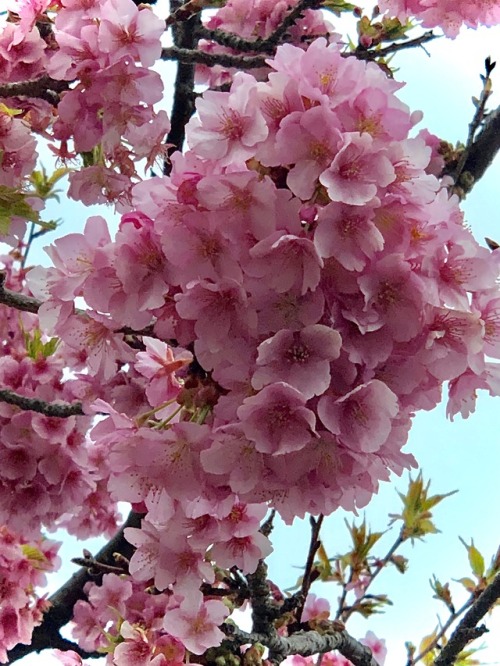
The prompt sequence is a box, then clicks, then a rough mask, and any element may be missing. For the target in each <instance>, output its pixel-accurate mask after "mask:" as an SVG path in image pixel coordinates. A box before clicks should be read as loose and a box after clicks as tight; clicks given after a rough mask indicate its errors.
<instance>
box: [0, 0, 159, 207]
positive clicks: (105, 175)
mask: <svg viewBox="0 0 500 666" xmlns="http://www.w3.org/2000/svg"><path fill="white" fill-rule="evenodd" d="M55 8H56V7H55V4H54V3H52V2H50V3H49V2H46V1H45V0H44V2H41V3H38V2H37V3H31V2H29V3H24V2H16V1H14V2H11V3H10V6H9V9H11V11H12V12H15V13H14V14H12V17H13V18H12V20H11V22H9V23H7V24H6V26H5V27H4V28H3V30H2V31H1V33H0V63H1V64H2V68H0V69H2V74H1V75H0V76H1V77H2V80H4V81H6V82H12V81H16V80H31V79H36V77H37V76H40V75H41V74H42V73H45V74H48V75H49V76H51V77H52V78H53V79H55V80H56V81H67V82H68V83H73V82H75V83H76V85H72V86H71V88H69V89H68V90H66V91H65V92H63V93H62V96H61V101H60V103H59V104H58V113H57V117H56V119H55V122H53V123H52V125H51V127H50V131H49V130H48V128H47V123H48V120H49V119H50V105H49V104H48V103H47V102H43V101H42V103H39V102H36V103H35V109H34V111H35V112H36V113H34V112H33V109H32V108H31V106H32V105H33V104H32V103H27V102H26V99H25V98H22V97H21V98H18V97H14V98H9V100H8V102H9V105H11V106H12V107H13V108H14V109H21V110H22V112H23V114H24V121H25V125H26V126H29V125H31V126H32V127H33V128H34V129H35V131H42V133H43V134H44V136H45V137H46V138H51V139H53V140H56V141H57V142H58V143H59V145H60V147H59V148H57V149H55V150H56V151H57V152H58V154H59V155H60V156H61V157H63V158H65V159H67V158H70V157H76V155H77V154H81V155H84V156H85V166H84V168H82V169H81V170H79V171H75V172H73V173H71V174H70V188H69V192H68V194H69V196H70V197H72V198H74V199H78V200H81V201H83V202H84V203H86V204H89V203H95V202H101V203H106V202H109V201H117V200H119V199H126V198H127V196H128V194H129V191H130V188H131V185H132V180H131V179H132V178H135V179H136V180H138V179H139V177H138V174H137V172H136V164H135V163H136V162H138V161H142V160H146V167H147V168H148V167H151V166H152V164H153V162H154V161H155V159H156V157H157V156H158V154H159V153H162V152H163V150H164V146H163V143H164V140H165V136H166V134H167V132H168V131H169V129H170V123H169V120H168V116H167V114H166V112H165V111H155V110H154V109H153V105H154V104H156V103H158V102H160V100H161V99H162V96H163V82H162V80H161V77H160V75H159V74H158V73H157V72H154V71H152V69H151V67H152V65H153V64H154V63H155V62H156V61H157V60H158V59H159V58H160V55H161V48H162V47H161V41H160V37H161V35H162V34H163V32H164V30H165V23H164V21H162V20H161V19H160V18H158V17H157V16H156V15H155V14H154V13H153V12H152V11H151V10H150V9H149V8H147V7H146V6H145V5H144V6H143V7H142V8H140V9H139V8H138V7H137V6H136V4H135V3H134V2H133V1H132V0H106V1H105V2H103V1H101V0H99V1H97V0H95V1H94V0H92V1H89V2H84V3H82V2H73V1H72V0H64V1H63V2H62V6H61V7H59V11H58V12H57V15H56V16H55V20H53V21H52V19H49V18H48V17H47V16H46V15H45V14H43V12H44V11H45V10H47V9H55ZM37 19H42V23H43V22H44V21H45V24H46V25H47V26H50V28H51V29H50V31H49V32H48V33H47V34H49V35H50V38H49V37H48V36H45V37H44V38H42V37H41V36H40V32H39V30H38V28H37V27H36V25H35V21H36V20H37ZM52 22H53V29H52V26H51V24H52ZM40 116H43V119H42V118H40ZM18 122H20V121H18ZM30 140H31V141H33V139H30ZM69 142H72V150H73V151H74V152H72V151H71V150H70V149H69V147H68V144H69ZM30 147H31V146H30ZM27 148H28V146H26V148H25V152H26V150H27ZM10 152H11V151H10ZM32 155H33V153H32V154H31V155H30V156H29V159H24V160H23V161H21V160H22V158H23V157H26V155H23V154H22V153H21V152H20V151H18V155H17V159H18V161H19V164H22V165H23V168H24V169H25V171H26V173H28V172H29V164H30V160H31V159H32ZM25 165H26V166H25ZM0 166H1V167H2V169H6V168H7V167H10V163H8V162H7V158H6V157H5V156H3V157H2V159H1V160H0Z"/></svg>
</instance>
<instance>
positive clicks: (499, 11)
mask: <svg viewBox="0 0 500 666" xmlns="http://www.w3.org/2000/svg"><path fill="white" fill-rule="evenodd" d="M378 5H379V7H380V9H381V10H382V11H387V12H388V13H389V14H390V15H391V16H397V17H398V18H399V19H400V20H401V21H405V20H406V19H408V18H409V17H415V18H416V19H419V20H421V21H422V25H423V26H424V27H426V28H436V27H440V28H442V29H443V32H444V34H445V35H446V36H447V37H456V36H457V35H458V33H459V31H460V28H461V27H462V26H463V25H466V26H467V27H468V28H477V27H478V26H479V25H486V26H492V25H498V23H500V4H499V3H498V2H495V1H494V0H475V1H474V2H470V0H380V1H379V3H378Z"/></svg>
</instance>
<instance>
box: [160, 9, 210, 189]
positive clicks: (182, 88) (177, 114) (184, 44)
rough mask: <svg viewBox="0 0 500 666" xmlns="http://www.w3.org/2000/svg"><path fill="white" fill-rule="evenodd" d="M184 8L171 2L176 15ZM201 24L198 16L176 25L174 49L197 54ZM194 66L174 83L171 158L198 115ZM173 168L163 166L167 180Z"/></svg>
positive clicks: (185, 65) (183, 65)
mask: <svg viewBox="0 0 500 666" xmlns="http://www.w3.org/2000/svg"><path fill="white" fill-rule="evenodd" d="M181 6H182V1H181V0H170V13H171V14H174V13H175V12H176V10H177V9H179V8H180V7H181ZM200 25H201V20H200V16H199V14H194V15H193V16H191V17H190V18H189V19H188V20H187V21H183V22H182V23H174V25H173V26H172V32H173V37H174V46H175V48H177V49H180V50H181V51H194V50H195V46H196V43H197V39H198V38H197V34H198V31H199V29H200ZM194 72H195V66H194V62H179V64H178V65H177V75H176V77H175V83H174V103H173V106H172V113H171V114H170V132H169V133H168V136H167V141H166V143H167V145H168V146H169V148H168V154H169V155H171V154H172V153H173V152H174V151H175V150H181V149H182V145H183V143H184V138H185V135H186V124H187V122H188V121H189V119H190V118H191V116H192V115H193V113H194ZM171 169H172V165H171V163H170V160H168V159H166V160H165V162H164V164H163V173H164V175H165V176H168V175H169V174H170V171H171Z"/></svg>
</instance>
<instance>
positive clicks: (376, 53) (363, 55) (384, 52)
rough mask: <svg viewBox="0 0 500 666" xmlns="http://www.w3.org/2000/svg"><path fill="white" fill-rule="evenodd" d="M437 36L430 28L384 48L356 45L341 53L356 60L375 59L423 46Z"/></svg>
mask: <svg viewBox="0 0 500 666" xmlns="http://www.w3.org/2000/svg"><path fill="white" fill-rule="evenodd" d="M437 37H438V35H435V34H434V33H433V32H432V30H428V31H427V32H424V33H423V34H422V35H420V36H419V37H415V38H414V39H408V40H407V41H404V42H394V43H393V44H389V46H385V47H384V48H380V49H379V48H374V49H363V48H360V47H359V46H358V47H357V48H356V49H355V50H354V51H350V52H346V53H344V54H343V55H344V56H355V57H356V58H357V59H358V60H376V59H377V58H385V57H386V56H388V55H391V54H392V53H397V52H398V51H404V50H406V49H414V48H417V47H419V46H423V45H424V44H426V43H427V42H430V41H432V40H433V39H437Z"/></svg>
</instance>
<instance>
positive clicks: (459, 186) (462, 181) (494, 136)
mask: <svg viewBox="0 0 500 666" xmlns="http://www.w3.org/2000/svg"><path fill="white" fill-rule="evenodd" d="M484 66H485V74H484V75H483V74H481V80H482V82H483V87H482V90H481V95H480V97H479V99H477V100H475V101H474V104H475V107H476V110H475V112H474V116H473V118H472V120H471V122H470V123H469V130H468V134H467V141H466V143H465V147H464V149H463V151H462V153H461V155H460V158H459V159H458V161H457V162H456V164H453V165H451V167H452V168H451V169H450V168H449V169H447V170H446V173H447V174H449V175H450V176H451V178H452V179H453V184H454V186H453V187H452V191H453V192H454V193H455V194H457V195H458V196H459V197H460V198H461V199H464V198H465V197H466V195H467V194H468V193H469V192H470V191H471V190H472V188H473V186H474V184H475V183H476V182H477V181H478V180H479V179H480V178H481V177H482V176H483V175H484V173H485V171H486V169H487V168H488V167H489V166H490V165H491V163H492V162H493V159H494V157H495V155H496V153H497V151H498V149H499V148H500V136H499V125H500V121H499V116H500V108H497V109H496V110H495V111H493V112H492V113H491V114H487V112H486V104H487V102H488V99H489V98H490V96H491V92H492V84H491V77H490V75H491V72H492V71H493V69H494V68H495V63H492V62H491V60H490V58H486V60H485V62H484ZM481 125H482V127H483V129H482V131H481V133H480V134H479V135H478V136H477V138H476V140H475V137H476V134H477V132H478V130H479V128H480V127H481Z"/></svg>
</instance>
